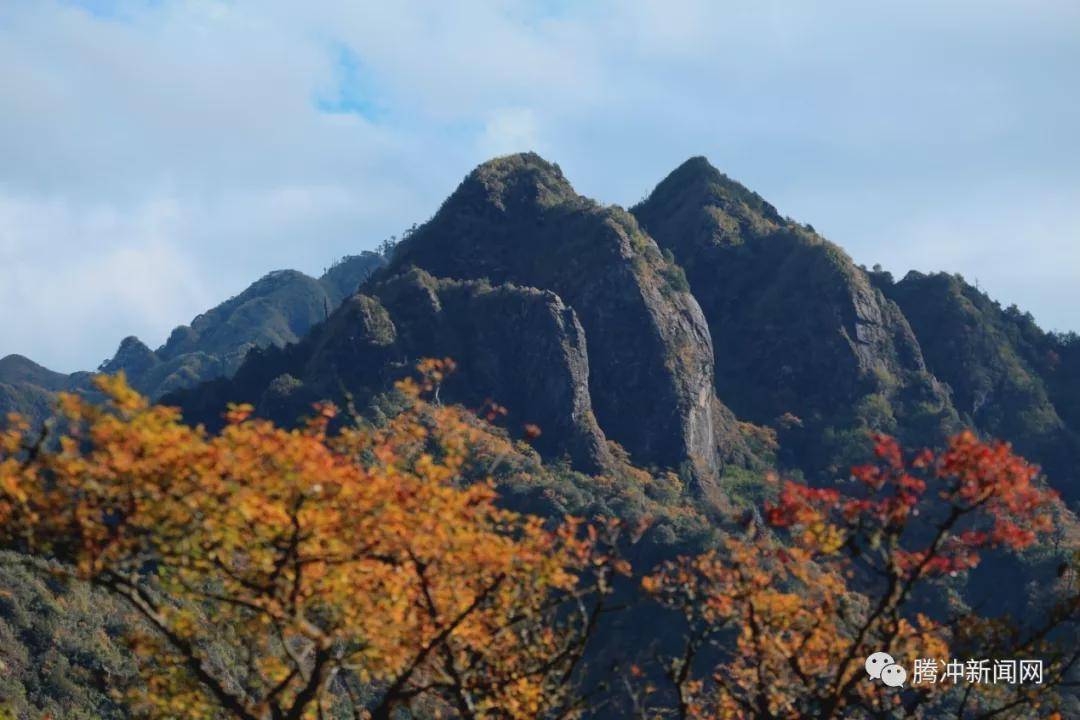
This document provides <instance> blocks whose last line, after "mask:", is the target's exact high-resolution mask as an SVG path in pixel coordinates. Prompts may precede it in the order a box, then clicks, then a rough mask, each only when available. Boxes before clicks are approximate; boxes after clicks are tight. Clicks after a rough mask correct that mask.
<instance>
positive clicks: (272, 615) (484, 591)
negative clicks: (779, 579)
mask: <svg viewBox="0 0 1080 720" xmlns="http://www.w3.org/2000/svg"><path fill="white" fill-rule="evenodd" d="M421 369H422V371H423V372H422V377H421V379H420V380H419V381H413V380H406V381H404V382H402V383H400V384H399V386H398V391H399V393H400V394H401V396H402V398H403V402H404V406H405V409H404V410H403V411H402V412H400V413H399V414H397V415H396V416H394V417H392V418H390V419H389V421H388V422H387V423H386V424H385V425H384V426H382V427H371V426H365V425H355V424H346V426H345V427H344V428H342V429H341V430H340V431H337V432H333V433H330V432H328V425H329V423H330V422H331V421H332V419H333V418H334V417H335V413H336V411H335V409H334V408H333V407H332V406H329V405H326V406H321V407H319V408H318V411H317V413H316V414H315V416H314V419H313V420H311V421H309V422H308V423H307V424H306V425H305V426H304V427H302V428H300V429H296V430H285V429H282V428H279V427H275V426H274V425H272V424H271V423H269V422H267V421H264V420H258V419H254V418H252V417H251V412H252V408H251V407H249V406H243V405H240V406H234V407H231V408H230V410H229V413H228V424H227V426H226V427H225V428H224V430H223V431H222V432H221V433H220V434H219V435H214V436H212V435H209V434H208V433H206V432H205V431H204V430H203V429H202V428H193V427H189V426H187V425H185V424H184V423H183V422H181V418H180V416H179V412H178V411H177V410H175V409H172V408H166V407H160V406H153V405H150V404H149V403H148V402H147V401H146V400H145V399H144V398H143V397H141V396H139V395H138V394H137V393H135V392H134V391H133V390H131V389H130V388H128V387H127V385H126V384H125V382H124V379H123V377H122V376H117V377H113V378H108V377H101V378H99V379H98V380H97V383H98V387H99V388H100V390H101V391H102V392H103V393H104V394H105V396H106V397H107V398H108V402H107V403H105V404H103V405H94V404H90V403H88V402H86V401H85V400H83V399H80V398H79V397H76V396H73V395H65V396H62V398H61V400H60V408H61V413H60V418H59V421H58V422H57V424H56V425H55V428H57V429H55V430H54V431H53V432H52V433H51V434H47V435H45V436H39V437H34V436H33V434H32V433H31V432H30V430H29V428H28V427H27V426H26V425H25V424H21V423H19V422H17V421H13V424H12V425H11V427H10V429H8V430H7V431H6V432H4V433H3V434H2V435H0V545H2V547H3V548H4V549H7V550H14V551H17V552H18V553H21V554H22V555H20V556H19V557H22V558H24V560H22V562H26V563H27V564H29V565H31V566H33V567H35V568H38V569H40V570H41V571H42V572H48V573H52V574H55V575H59V576H62V577H64V578H68V579H71V580H74V581H83V582H88V583H91V584H93V585H95V586H98V587H101V588H104V589H106V590H107V591H109V592H110V593H113V594H115V595H116V596H118V597H120V598H122V599H123V600H124V601H126V603H127V604H128V605H129V606H130V607H131V608H132V610H133V613H134V614H135V615H136V616H137V617H138V622H136V623H134V624H133V630H132V636H131V638H130V641H131V643H132V645H133V647H134V648H135V650H136V651H137V653H138V655H139V657H141V658H142V660H141V665H142V666H143V670H144V674H145V683H144V685H143V686H142V687H141V689H140V690H139V691H138V693H137V695H136V696H134V697H132V698H129V700H130V702H131V703H132V707H133V708H134V709H135V710H137V711H140V712H142V713H144V714H147V715H150V716H155V717H199V718H203V717H224V716H228V717H236V718H245V719H249V720H256V719H258V720H262V719H266V718H314V717H330V716H336V717H356V718H360V717H372V718H390V717H392V716H395V717H396V715H394V713H396V712H399V711H415V712H418V713H421V714H423V715H425V716H429V717H440V716H442V717H445V716H455V717H463V718H481V717H482V718H540V717H548V716H561V715H563V714H572V713H573V711H574V709H575V707H576V705H575V703H577V702H580V701H579V700H578V699H577V698H576V697H575V695H574V693H573V687H574V680H575V679H576V672H577V669H578V668H579V666H580V664H581V663H580V661H581V658H582V653H583V649H584V648H583V644H584V641H585V639H586V638H587V637H588V636H589V634H590V633H591V631H592V629H593V627H594V626H595V623H596V618H597V616H598V613H599V612H601V611H602V609H603V603H604V596H605V594H606V592H607V590H608V584H609V579H610V573H611V572H612V571H613V570H615V569H617V570H619V571H623V572H625V571H626V569H627V568H626V567H625V564H624V563H621V562H620V561H617V560H615V559H614V558H613V557H612V556H610V555H608V554H606V551H605V550H604V549H603V548H604V547H606V546H607V544H606V543H605V542H604V540H605V537H606V536H607V535H609V534H610V533H612V532H614V530H613V527H614V526H608V527H606V528H602V532H600V533H598V532H597V530H596V529H595V528H591V529H589V530H585V529H583V527H582V526H581V525H580V524H579V523H577V522H576V521H573V520H566V521H564V522H562V523H561V524H557V525H552V524H550V523H545V522H544V521H542V520H540V519H538V518H535V517H530V516H525V515H521V514H517V513H514V512H509V511H507V510H504V509H500V508H499V507H498V506H497V505H496V503H495V493H494V491H493V489H492V487H491V486H490V485H489V484H487V483H484V482H472V483H465V482H463V481H462V478H461V470H462V468H463V467H464V466H465V464H466V463H468V462H469V458H470V453H471V448H472V446H473V445H474V444H475V443H476V442H478V441H479V440H481V439H484V440H485V442H488V443H489V444H490V443H491V442H498V438H494V439H493V438H491V437H486V438H481V437H480V435H481V434H482V433H483V432H484V431H483V430H482V429H481V428H480V426H479V425H478V423H476V422H474V421H472V420H470V419H469V417H468V416H467V414H466V413H465V411H463V410H461V409H459V408H455V407H450V406H441V405H440V406H436V405H432V404H429V403H427V402H425V401H424V400H423V399H422V396H423V395H424V393H425V392H426V391H430V390H431V389H432V388H433V387H434V386H435V385H436V384H437V383H438V382H439V380H440V379H441V377H442V374H443V373H444V372H445V371H446V370H447V369H448V365H447V363H446V362H437V361H427V362H425V363H424V364H423V367H422V368H421Z"/></svg>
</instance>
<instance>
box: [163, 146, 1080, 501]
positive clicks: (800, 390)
mask: <svg viewBox="0 0 1080 720" xmlns="http://www.w3.org/2000/svg"><path fill="white" fill-rule="evenodd" d="M960 294H961V295H962V294H963V293H960ZM956 297H958V295H957V292H956V291H949V292H944V291H942V292H937V291H936V290H934V289H933V288H930V287H922V286H920V285H918V284H917V283H916V281H915V276H912V279H910V280H909V279H905V280H904V281H902V282H900V283H892V282H891V281H889V282H886V281H885V279H884V278H883V276H882V274H881V273H876V272H871V271H867V270H866V269H865V268H863V267H860V266H858V265H856V264H855V262H854V261H853V260H852V259H851V258H850V257H849V256H848V255H847V254H846V253H845V252H844V251H843V250H842V249H841V248H839V247H838V246H836V245H835V244H833V243H831V242H829V241H828V240H826V239H825V238H823V237H822V236H821V235H820V234H818V233H817V232H816V231H814V229H813V228H812V227H810V226H808V225H803V224H800V223H798V222H795V221H793V220H791V219H789V218H785V217H783V216H781V214H780V213H779V212H778V211H777V210H776V209H775V208H774V207H773V206H772V205H770V204H769V203H768V202H766V201H765V200H764V199H762V198H761V197H760V196H759V195H757V194H756V193H754V192H752V191H750V190H748V189H747V188H745V187H743V186H742V185H740V184H739V183H737V182H735V181H733V180H731V179H730V178H728V177H726V176H725V175H723V174H722V173H720V172H719V171H718V170H717V169H716V168H714V167H712V166H711V165H710V164H709V163H708V161H707V160H705V159H704V158H691V159H690V160H688V161H687V162H685V163H683V164H682V165H681V166H680V167H678V168H677V169H676V170H674V171H673V172H672V173H671V174H670V175H669V176H668V177H666V178H665V179H664V180H662V181H661V182H660V183H659V184H658V185H657V186H656V188H655V189H654V190H653V192H652V193H650V194H649V196H648V197H647V198H646V199H645V200H644V201H642V202H641V203H640V204H639V205H637V206H636V207H634V208H632V210H631V211H629V212H628V211H626V210H623V209H621V208H619V207H614V206H604V205H601V204H599V203H597V202H595V201H593V200H590V199H588V198H585V197H582V196H581V195H579V194H578V193H577V192H576V191H575V190H574V189H573V187H572V186H571V185H570V183H569V182H568V181H567V179H566V178H565V176H564V175H563V173H562V171H561V170H560V168H559V167H558V165H555V164H553V163H550V162H547V161H546V160H544V159H543V158H541V157H539V156H537V155H535V154H533V153H525V154H519V155H512V156H507V157H502V158H496V159H494V160H491V161H489V162H486V163H484V164H482V165H480V166H479V167H477V168H476V169H475V170H474V171H473V172H471V173H470V174H469V175H468V176H467V177H466V178H465V179H464V180H463V181H462V183H461V184H460V185H459V186H458V187H457V189H456V190H454V192H453V193H452V194H451V195H450V196H449V197H448V198H447V200H446V201H445V202H444V203H443V205H442V206H441V207H440V209H439V211H438V212H437V213H436V214H435V216H434V217H433V218H432V219H431V220H430V221H428V222H427V223H425V224H424V225H422V226H420V227H419V228H417V229H416V230H415V231H414V232H412V233H410V235H409V236H408V237H407V238H406V239H404V240H403V241H402V242H401V243H400V244H399V245H398V246H397V248H396V249H395V252H394V253H393V256H392V258H391V259H390V260H389V262H388V263H387V265H386V266H385V267H383V268H381V269H379V270H378V271H377V272H375V273H374V274H373V275H372V276H371V277H370V278H369V279H368V280H366V281H365V282H364V283H363V284H362V286H361V288H360V294H359V295H358V296H357V297H355V298H353V299H352V300H350V301H348V302H347V303H345V304H344V305H343V306H342V307H341V308H340V309H339V310H337V311H336V312H335V313H333V314H332V315H331V316H330V318H329V319H328V320H327V321H326V322H325V323H322V324H319V325H317V326H315V327H314V328H313V330H312V333H311V334H310V335H309V336H308V337H306V338H304V339H303V340H301V341H300V342H299V343H297V344H296V345H293V346H289V347H286V348H284V349H280V350H279V349H274V348H270V349H267V350H265V351H260V352H256V353H253V354H252V355H251V356H250V357H248V359H247V361H246V362H245V363H244V364H243V365H242V367H241V368H240V369H239V370H238V371H237V373H236V375H235V377H233V378H232V379H220V380H218V381H216V382H214V383H210V384H206V385H203V386H200V387H198V388H194V389H191V390H188V391H185V392H178V393H175V394H172V395H169V396H168V397H167V398H166V400H167V401H169V402H175V403H178V404H180V405H181V406H182V408H183V409H184V411H185V414H186V416H187V417H188V418H190V419H191V420H192V421H199V422H205V423H208V424H210V425H211V426H213V425H214V424H215V423H219V422H220V416H221V412H222V409H223V408H224V406H225V403H226V402H229V401H245V402H251V403H253V404H255V405H256V407H257V408H258V409H259V412H261V413H262V414H264V415H267V416H269V417H272V418H273V419H275V420H277V421H279V422H286V423H288V422H295V421H296V420H297V418H298V416H300V415H302V414H304V413H305V412H307V409H308V408H309V406H310V403H311V402H312V401H314V400H316V399H320V398H323V397H330V398H336V399H339V400H341V399H344V398H345V397H348V398H351V399H352V400H353V401H354V402H357V403H358V406H359V407H363V406H364V404H365V403H372V402H376V401H377V400H378V398H380V397H382V394H383V393H385V392H386V391H387V390H389V389H390V388H391V387H392V383H393V381H394V380H396V379H398V378H400V377H402V376H404V375H406V374H408V372H409V370H410V369H411V365H412V364H413V363H414V362H415V361H416V360H417V359H418V358H420V357H424V356H440V357H441V356H449V357H453V358H455V359H456V360H457V361H458V363H459V368H460V369H459V372H458V373H457V375H456V377H454V378H453V379H452V380H450V381H448V383H447V385H446V387H445V388H444V391H445V393H446V394H445V396H444V397H446V398H447V399H449V400H452V401H460V402H464V403H466V404H468V405H470V406H473V407H480V406H482V405H483V404H484V403H485V402H486V401H488V400H495V401H496V402H498V403H500V404H501V405H504V406H506V407H508V408H510V411H511V413H512V414H511V415H510V417H509V421H508V427H510V428H511V430H512V431H516V432H521V428H523V427H524V426H525V425H526V424H530V425H538V426H540V428H542V430H543V435H542V436H541V438H542V439H541V440H539V441H538V442H537V446H538V448H539V449H540V450H541V452H542V454H543V455H544V457H546V458H547V459H548V460H554V459H558V458H564V457H565V458H567V459H568V460H570V462H571V463H572V465H573V466H574V467H576V468H577V469H580V470H583V471H586V472H597V471H600V470H603V469H605V468H610V467H611V462H612V457H614V456H613V453H614V455H617V456H619V457H622V455H621V453H624V452H625V455H626V456H627V457H628V458H629V460H630V461H631V462H633V463H635V464H637V465H639V466H644V467H655V468H660V469H669V470H673V471H675V472H677V473H679V474H680V475H681V476H682V477H684V478H685V479H686V480H687V481H688V482H690V483H691V485H693V486H694V487H697V488H698V489H709V488H717V487H724V488H728V490H730V488H731V482H729V481H728V480H725V478H734V477H738V476H739V473H740V472H741V469H742V468H748V469H755V470H754V472H756V471H757V470H756V469H760V468H762V467H764V466H765V465H768V464H774V463H777V462H778V463H779V465H780V467H781V469H783V470H785V471H789V472H800V473H802V474H804V475H806V476H808V477H811V478H818V479H820V480H822V481H828V480H830V479H835V478H836V477H838V476H843V475H844V473H846V468H847V467H849V466H850V465H851V464H852V463H854V462H858V461H861V460H862V459H863V458H864V457H865V453H866V449H867V442H866V437H867V434H868V432H870V431H882V432H888V433H891V434H895V435H897V436H899V437H900V438H901V440H903V441H904V442H905V443H907V444H909V445H920V444H935V443H938V442H940V440H941V439H942V438H943V437H944V436H945V435H946V434H947V433H950V432H954V431H956V430H958V429H960V428H961V427H964V426H973V427H975V428H976V429H978V430H980V431H983V432H985V433H987V434H991V435H996V436H1001V437H1004V438H1006V439H1012V440H1014V441H1015V442H1016V443H1017V445H1018V447H1020V449H1022V450H1024V451H1026V452H1028V453H1029V454H1030V455H1031V457H1032V458H1033V459H1035V460H1037V461H1040V462H1042V463H1044V465H1045V467H1046V469H1047V470H1048V471H1051V472H1052V475H1053V476H1056V477H1054V478H1052V479H1053V480H1054V482H1055V483H1056V484H1057V485H1059V487H1061V486H1064V487H1065V488H1066V495H1067V496H1068V497H1073V491H1072V488H1073V487H1076V485H1077V483H1076V481H1075V480H1074V477H1073V476H1074V472H1075V471H1073V470H1072V467H1074V466H1075V462H1074V460H1075V458H1076V457H1077V455H1076V453H1075V451H1074V450H1073V448H1074V446H1075V437H1076V433H1075V430H1074V429H1072V428H1074V427H1075V425H1070V423H1075V422H1076V419H1077V417H1078V416H1080V381H1078V380H1077V377H1078V376H1080V348H1078V347H1077V345H1075V344H1073V345H1069V344H1068V343H1066V342H1065V341H1064V340H1062V339H1061V338H1058V337H1057V336H1051V335H1048V334H1046V333H1042V331H1040V330H1038V328H1036V327H1035V326H1034V324H1033V323H1032V324H1031V327H1026V326H1025V327H1021V326H1020V325H1017V323H1016V322H1013V321H1011V320H1009V319H1008V313H1006V312H1005V311H1002V310H1001V309H1000V308H997V309H993V307H990V309H987V308H984V307H983V305H985V304H986V303H989V305H990V306H993V303H990V301H989V300H988V299H985V302H984V301H980V303H981V304H979V303H977V305H978V306H979V307H980V308H982V309H981V310H979V317H981V318H982V320H980V322H985V323H986V324H987V327H996V328H998V329H997V330H995V331H994V332H991V333H989V334H985V333H983V334H980V333H974V334H972V333H965V332H964V331H963V329H962V328H963V327H964V325H963V323H964V322H968V321H964V320H963V317H962V315H963V312H960V311H959V310H957V311H956V312H958V313H960V314H959V315H957V314H956V313H954V312H953V309H951V308H952V305H950V303H952V304H955V302H954V301H955V298H956ZM958 307H959V306H958ZM994 307H996V306H994ZM939 315H940V316H941V317H940V318H939V317H938V316H939ZM954 315H955V316H956V317H955V322H956V323H959V325H958V326H956V327H953V325H951V324H943V323H944V320H945V319H946V318H950V320H949V323H952V322H953V320H952V319H951V318H953V316H954ZM999 326H1000V327H999ZM1025 333H1026V334H1027V335H1025ZM1027 336H1030V337H1029V338H1028V339H1027V340H1024V339H1023V338H1024V337H1027ZM950 343H953V344H955V343H961V344H963V345H964V347H965V348H966V350H965V351H964V352H965V353H966V355H964V354H963V353H960V354H958V352H957V349H956V348H955V347H953V346H952V345H950ZM995 353H996V354H995ZM961 357H970V358H972V360H973V362H969V363H967V364H964V363H962V362H959V361H960V358H961ZM1051 357H1054V358H1057V360H1056V361H1055V362H1056V365H1054V364H1053V363H1051V362H1050V361H1049V360H1047V358H1051ZM991 358H997V359H991ZM975 359H981V360H980V362H983V363H984V364H986V367H987V372H990V373H991V375H993V374H994V373H998V375H1001V376H1002V378H1006V379H1008V378H1012V380H1014V381H1015V383H1014V385H1012V386H1008V385H1007V383H1006V385H1000V384H999V385H997V386H995V387H998V388H999V390H1000V392H997V391H995V392H996V394H994V393H992V394H990V395H986V393H985V392H983V389H985V388H983V386H984V385H986V383H988V382H989V383H990V384H991V385H992V384H993V383H995V382H998V381H997V380H979V379H978V377H979V370H978V367H977V366H978V363H975V362H974V360H975ZM1013 367H1018V368H1020V369H1021V370H1022V373H1014V372H1012V370H1010V369H1009V368H1013ZM1002 368H1004V370H1002ZM1002 373H1004V374H1003V375H1002ZM994 377H997V375H994ZM1025 377H1026V378H1027V379H1024V378H1025ZM980 383H981V384H980ZM976 386H977V387H978V388H983V389H976ZM976 395H977V396H978V397H983V398H984V400H983V406H982V407H980V408H979V409H978V411H973V402H974V401H975V397H976ZM1021 397H1023V398H1027V399H1026V400H1023V401H1021V400H1020V398H1021ZM985 398H990V401H989V402H990V405H989V406H988V405H986V402H987V401H986V400H985ZM1009 398H1013V399H1009ZM1070 418H1071V419H1070ZM772 438H775V440H773V439H772ZM774 451H777V452H776V455H775V456H774ZM1070 463H1071V464H1070ZM728 490H725V491H724V492H727V491H728Z"/></svg>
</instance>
